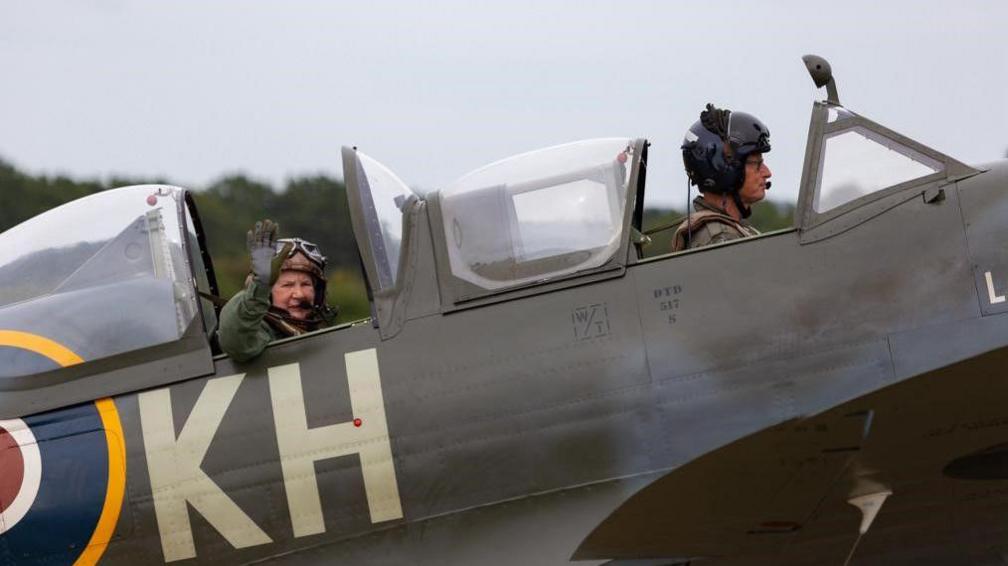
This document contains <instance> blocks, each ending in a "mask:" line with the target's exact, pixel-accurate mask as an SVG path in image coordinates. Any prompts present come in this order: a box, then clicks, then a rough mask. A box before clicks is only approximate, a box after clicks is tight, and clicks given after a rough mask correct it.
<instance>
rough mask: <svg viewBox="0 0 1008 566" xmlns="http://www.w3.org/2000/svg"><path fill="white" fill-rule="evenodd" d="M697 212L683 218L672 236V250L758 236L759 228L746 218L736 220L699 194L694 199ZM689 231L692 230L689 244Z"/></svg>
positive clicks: (676, 250) (694, 207)
mask: <svg viewBox="0 0 1008 566" xmlns="http://www.w3.org/2000/svg"><path fill="white" fill-rule="evenodd" d="M693 209H694V210H695V211H696V212H695V213H693V214H691V215H690V218H689V220H688V221H687V220H683V221H682V223H681V224H679V227H678V228H676V231H675V235H674V236H673V238H672V251H674V252H678V251H682V250H685V249H693V248H699V247H701V246H709V245H711V244H720V243H721V242H727V241H729V240H736V239H738V238H748V237H750V236H758V235H759V233H760V232H759V230H757V229H756V228H754V227H753V226H752V225H750V224H749V223H748V222H746V221H745V220H735V219H734V218H732V217H731V216H730V215H729V214H728V212H726V211H725V210H724V209H721V208H718V207H716V206H714V205H712V204H710V203H709V202H707V201H705V200H704V199H703V196H698V197H696V198H695V199H693ZM687 232H692V236H691V237H690V238H689V244H688V245H687V238H686V235H687Z"/></svg>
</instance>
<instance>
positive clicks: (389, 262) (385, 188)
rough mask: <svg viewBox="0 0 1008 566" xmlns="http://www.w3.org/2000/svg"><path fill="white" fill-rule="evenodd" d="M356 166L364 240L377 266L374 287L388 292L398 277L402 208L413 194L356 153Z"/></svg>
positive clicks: (387, 172) (395, 178)
mask: <svg viewBox="0 0 1008 566" xmlns="http://www.w3.org/2000/svg"><path fill="white" fill-rule="evenodd" d="M357 164H358V168H359V170H358V172H357V176H358V178H359V179H360V182H361V184H362V187H361V189H362V190H361V200H362V205H363V208H364V216H365V224H366V226H367V233H368V234H367V236H368V241H369V243H370V244H371V249H372V251H373V252H374V256H375V262H376V264H377V265H376V268H377V272H378V287H379V288H380V289H388V288H390V287H392V286H394V285H395V282H396V277H398V275H399V251H400V249H401V247H402V207H403V206H405V204H406V200H407V199H408V198H409V197H410V196H412V195H413V191H411V190H410V188H409V187H407V186H406V183H404V182H403V181H402V179H400V178H399V177H397V176H396V174H395V173H393V172H392V171H390V170H389V169H388V168H387V167H385V166H384V165H382V164H381V163H379V162H377V161H375V160H374V159H372V158H371V157H369V156H367V155H365V154H364V153H361V152H359V151H358V152H357Z"/></svg>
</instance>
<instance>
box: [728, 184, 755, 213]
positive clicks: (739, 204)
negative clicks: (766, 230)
mask: <svg viewBox="0 0 1008 566" xmlns="http://www.w3.org/2000/svg"><path fill="white" fill-rule="evenodd" d="M731 196H732V200H734V201H735V208H737V209H738V212H739V215H740V216H741V217H742V218H749V216H750V215H751V214H752V208H750V207H748V206H746V205H744V204H742V197H740V196H739V192H738V191H737V190H736V191H732V194H731Z"/></svg>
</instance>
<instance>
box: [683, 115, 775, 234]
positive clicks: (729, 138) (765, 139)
mask: <svg viewBox="0 0 1008 566" xmlns="http://www.w3.org/2000/svg"><path fill="white" fill-rule="evenodd" d="M768 151H770V130H768V129H767V127H766V126H764V125H763V122H760V121H759V119H757V118H756V117H755V116H753V115H751V114H746V113H745V112H732V111H731V110H727V109H721V108H715V107H714V105H713V104H708V105H707V108H706V110H704V111H703V112H701V113H700V120H698V121H697V122H696V123H694V124H693V125H692V126H690V129H689V130H687V131H686V137H685V138H684V139H683V144H682V152H683V164H684V165H685V166H686V174H687V175H688V176H689V182H690V183H691V184H693V185H696V186H697V188H698V189H699V191H700V196H698V197H697V198H696V199H694V200H693V209H694V210H695V212H694V213H691V214H689V215H688V216H687V218H686V220H683V222H682V223H681V224H679V226H678V227H677V228H676V231H675V235H674V236H673V240H672V251H680V250H685V249H690V248H698V247H701V246H708V245H711V244H718V243H721V242H727V241H729V240H734V239H737V238H746V237H749V236H756V235H758V234H759V230H757V229H756V228H754V227H753V226H752V225H751V224H749V223H748V222H747V221H746V219H747V218H749V215H750V214H751V213H752V205H754V204H756V203H757V202H759V201H761V200H763V197H764V196H765V195H766V191H767V190H768V189H769V188H770V181H769V180H768V179H770V175H771V173H770V168H769V167H767V165H766V163H764V162H763V154H764V153H766V152H768Z"/></svg>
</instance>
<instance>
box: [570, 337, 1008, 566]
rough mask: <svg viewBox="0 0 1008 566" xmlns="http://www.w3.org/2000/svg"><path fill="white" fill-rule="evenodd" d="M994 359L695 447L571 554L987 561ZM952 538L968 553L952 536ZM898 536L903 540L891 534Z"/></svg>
mask: <svg viewBox="0 0 1008 566" xmlns="http://www.w3.org/2000/svg"><path fill="white" fill-rule="evenodd" d="M1006 363H1008V352H1006V351H1005V350H998V351H995V352H991V353H988V354H984V355H981V356H978V357H976V358H973V359H971V360H967V361H965V362H962V363H958V364H955V365H952V366H949V367H947V368H943V369H941V370H937V371H933V372H929V373H927V374H924V375H921V376H917V377H915V378H912V379H909V380H906V381H904V382H902V383H899V384H896V385H893V386H890V387H887V388H885V389H882V390H880V391H877V392H875V393H872V394H870V395H867V396H865V397H863V398H861V399H855V400H853V401H850V402H848V403H844V404H842V405H840V406H837V407H835V408H833V409H831V410H829V411H826V412H824V413H822V414H819V415H815V416H812V417H809V418H803V419H793V420H789V421H786V422H784V423H781V424H779V425H777V426H774V427H771V428H768V429H765V430H763V431H760V432H758V433H756V434H753V435H751V436H749V437H746V438H743V439H740V440H738V441H736V442H733V443H731V444H729V445H727V446H724V447H722V448H720V449H718V450H715V451H712V452H710V453H707V454H705V455H703V456H701V457H700V458H697V459H696V460H693V461H692V462H689V463H687V464H685V465H683V466H681V467H679V468H677V469H675V470H673V471H671V472H669V473H668V474H666V475H665V476H663V477H661V478H660V479H658V480H656V481H654V482H653V483H651V484H650V485H648V486H646V487H644V488H643V489H641V490H640V491H638V492H637V493H636V494H634V495H633V496H632V497H630V498H629V499H628V500H626V501H625V502H624V503H623V504H622V505H621V506H620V507H618V508H617V509H616V510H615V511H614V512H613V513H612V514H611V515H609V517H607V518H606V519H605V520H604V521H602V522H601V523H600V524H599V525H598V526H597V527H596V528H595V529H594V531H593V532H592V533H591V534H590V535H589V536H588V537H587V538H586V539H585V540H584V541H583V542H582V544H581V545H580V547H579V548H578V549H577V551H576V552H575V554H574V556H573V558H574V559H585V560H586V559H601V558H609V559H612V560H613V562H612V563H611V564H613V565H622V564H648V563H650V562H649V561H653V560H656V559H657V560H658V561H657V562H655V563H660V564H679V563H682V564H685V563H687V562H688V561H690V560H694V561H696V562H702V563H703V564H712V565H719V566H720V565H726V564H771V563H772V564H845V561H846V560H847V558H848V556H850V557H851V558H852V560H851V561H850V563H851V564H860V563H872V564H874V563H889V562H887V558H886V556H887V555H890V554H891V556H889V558H893V559H897V558H898V559H897V560H896V561H902V562H905V561H906V560H907V559H910V558H912V559H913V560H914V563H918V564H932V563H933V564H949V563H970V564H980V563H987V562H988V561H989V559H991V558H994V556H993V555H991V556H988V554H990V553H991V552H995V549H996V547H995V546H994V545H993V543H992V544H989V545H988V544H986V543H984V542H983V541H988V540H989V541H996V540H998V539H999V538H1002V539H1003V537H1004V536H1005V535H1006V528H1008V525H1003V524H1002V523H1003V521H999V520H997V518H998V517H1003V516H1004V513H1005V511H1006V509H1005V508H1004V504H1003V503H1002V501H1001V498H1000V497H999V496H998V494H999V493H1002V492H1003V491H1004V490H1005V489H1008V481H1006V480H1008V445H1006V444H1005V443H1004V440H1005V434H1006V433H1005V432H1004V430H1003V428H1005V426H1008V418H1006V417H1005V410H1004V409H1003V407H1001V405H1003V402H1002V401H1000V400H1003V399H1004V398H1005V395H1006V394H1008V385H1006V384H1005V383H1004V381H1005V380H1003V379H998V378H997V377H996V376H997V375H999V369H998V368H1003V367H1005V364H1006ZM888 492H891V495H888V496H886V494H887V493H888ZM873 494H874V495H876V496H879V495H880V494H881V496H880V497H878V498H876V499H875V501H874V503H875V505H876V506H877V507H879V509H876V511H877V512H878V515H877V516H875V517H874V519H875V520H874V521H868V522H867V523H866V522H865V521H866V519H864V516H863V515H862V512H861V510H860V509H859V508H858V507H856V506H855V505H854V503H852V501H851V500H852V499H854V498H856V497H858V496H866V495H867V496H871V495H873ZM860 529H864V530H866V531H867V533H866V534H864V535H863V536H861V537H860V539H859V530H860ZM964 536H965V537H969V538H970V539H972V540H974V541H976V543H977V544H976V545H975V550H967V549H965V548H963V547H962V546H959V545H957V544H956V541H957V540H961V539H962V538H963V537H964ZM908 538H910V539H912V540H915V541H917V542H916V544H915V548H913V549H908V548H907V547H906V545H905V544H899V543H898V541H904V543H905V541H906V540H907V539H908ZM971 548H974V547H971ZM852 553H853V554H852ZM908 553H909V554H911V555H913V556H909V555H908ZM965 554H969V556H966V555H965ZM701 559H702V560H701ZM859 559H860V560H865V559H867V560H868V562H861V561H859ZM878 560H881V562H876V561H878ZM902 562H901V563H902ZM694 563H695V562H694ZM995 563H996V562H995Z"/></svg>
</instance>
